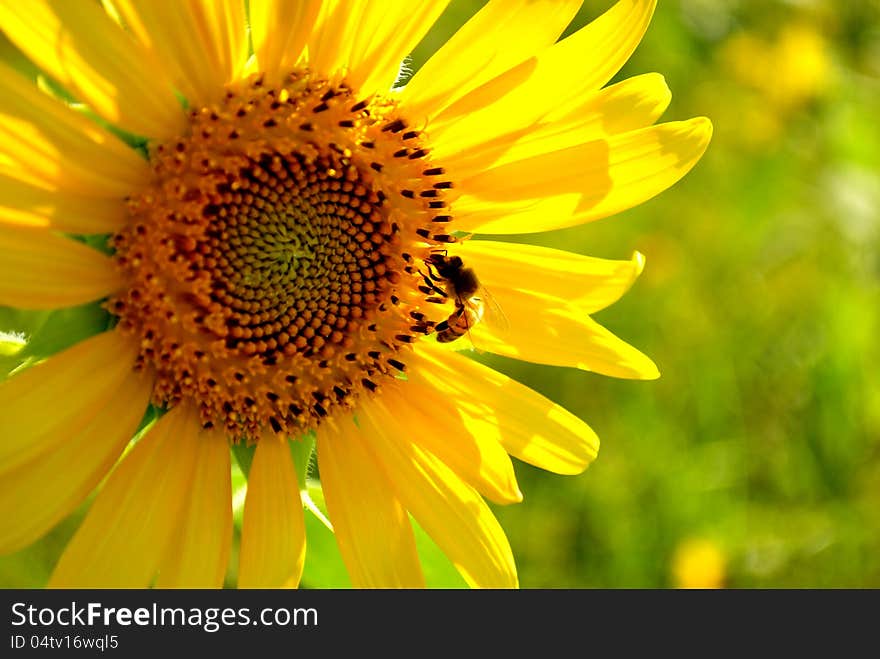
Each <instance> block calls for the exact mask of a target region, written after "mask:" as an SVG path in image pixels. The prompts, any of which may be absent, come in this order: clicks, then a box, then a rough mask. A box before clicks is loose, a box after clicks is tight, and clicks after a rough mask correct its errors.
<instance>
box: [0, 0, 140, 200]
mask: <svg viewBox="0 0 880 659" xmlns="http://www.w3.org/2000/svg"><path fill="white" fill-rule="evenodd" d="M17 6H21V5H17ZM2 11H3V10H2V5H0V16H2ZM0 89H2V90H3V93H2V94H0V172H2V173H3V174H6V175H7V176H10V177H12V178H14V179H16V180H24V181H26V182H29V183H32V184H36V185H42V186H48V187H50V188H55V187H57V188H60V189H62V190H65V191H67V192H70V193H74V194H80V195H86V196H93V197H100V198H108V197H115V198H117V199H120V200H121V199H122V198H123V197H125V196H126V195H128V194H130V193H131V192H132V191H134V190H137V189H139V188H140V187H142V186H143V185H144V183H146V182H147V181H149V177H150V168H149V165H148V164H147V161H146V160H144V159H143V158H142V157H140V156H139V155H138V154H137V152H135V151H134V149H131V148H130V147H128V146H127V145H125V144H124V143H123V142H122V141H121V140H119V139H118V138H117V137H115V136H114V135H112V134H110V133H109V132H108V131H106V130H104V129H103V128H101V127H100V126H98V124H96V123H95V122H94V121H91V120H89V119H88V118H87V117H85V116H84V115H82V114H80V113H78V112H76V111H74V110H72V109H70V108H69V107H67V106H66V105H64V104H63V103H61V102H59V101H57V100H55V99H54V98H51V97H50V96H48V95H47V94H44V93H43V92H42V91H40V90H39V89H38V88H37V87H36V85H34V84H32V83H31V81H29V80H28V79H26V78H24V77H23V76H21V75H19V74H18V73H16V72H15V71H13V70H12V69H10V68H9V67H8V66H7V65H2V64H0Z"/></svg>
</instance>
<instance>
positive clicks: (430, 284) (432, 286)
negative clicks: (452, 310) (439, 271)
mask: <svg viewBox="0 0 880 659" xmlns="http://www.w3.org/2000/svg"><path fill="white" fill-rule="evenodd" d="M419 274H420V275H422V279H424V280H425V284H426V286H419V290H421V291H422V292H423V293H432V292H433V293H439V294H440V295H442V296H443V297H448V295H447V294H446V291H444V290H443V289H442V288H438V287H437V285H436V284H435V283H434V282H433V281H431V279H430V278H428V275H426V274H425V273H424V272H422V271H421V270H419ZM437 281H441V280H437ZM426 289H427V290H426Z"/></svg>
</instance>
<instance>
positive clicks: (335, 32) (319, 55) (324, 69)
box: [308, 0, 367, 76]
mask: <svg viewBox="0 0 880 659" xmlns="http://www.w3.org/2000/svg"><path fill="white" fill-rule="evenodd" d="M365 10H367V3H366V2H347V1H346V0H324V2H322V3H321V10H320V11H319V12H318V18H317V20H316V22H315V26H314V29H313V30H312V33H311V34H310V35H309V40H308V64H309V68H311V69H312V70H313V71H316V72H317V73H318V74H321V75H325V76H330V75H332V74H334V73H336V72H342V71H344V70H345V69H347V67H348V58H349V55H350V54H351V44H352V42H353V35H354V33H355V32H356V31H357V26H358V24H359V23H360V20H361V15H362V14H363V12H364V11H365Z"/></svg>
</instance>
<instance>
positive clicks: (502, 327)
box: [471, 286, 510, 336]
mask: <svg viewBox="0 0 880 659" xmlns="http://www.w3.org/2000/svg"><path fill="white" fill-rule="evenodd" d="M471 302H472V303H475V304H476V306H477V307H478V308H477V309H475V311H476V312H477V317H478V318H479V320H480V322H482V323H486V327H487V328H488V329H489V330H491V331H492V333H493V334H495V335H496V336H504V335H505V334H507V332H508V331H510V321H509V320H507V315H506V314H505V313H504V310H503V309H502V308H501V305H500V304H498V300H496V299H495V296H493V295H492V294H491V293H490V292H489V291H488V290H487V289H486V287H485V286H480V288H479V289H478V290H477V293H476V295H474V296H473V297H472V298H471Z"/></svg>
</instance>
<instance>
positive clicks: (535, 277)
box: [456, 240, 645, 313]
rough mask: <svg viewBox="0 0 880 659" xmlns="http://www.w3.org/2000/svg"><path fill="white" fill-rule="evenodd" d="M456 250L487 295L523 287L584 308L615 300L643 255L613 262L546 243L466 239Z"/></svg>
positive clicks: (587, 310)
mask: <svg viewBox="0 0 880 659" xmlns="http://www.w3.org/2000/svg"><path fill="white" fill-rule="evenodd" d="M456 253H457V254H458V255H459V256H461V258H462V259H463V260H464V262H465V263H466V264H467V265H468V266H470V267H472V268H473V269H474V271H475V272H476V273H477V275H478V276H479V278H480V283H481V284H482V285H483V286H485V287H486V289H487V290H489V291H490V293H491V294H492V295H493V296H496V297H497V295H500V296H502V297H507V293H508V291H513V292H514V293H515V292H516V291H526V292H529V293H534V294H537V295H538V296H542V297H553V298H562V299H563V300H567V301H568V302H569V303H570V304H573V305H576V306H577V307H578V308H579V309H581V310H582V311H584V312H585V313H594V312H596V311H599V310H600V309H604V308H605V307H607V306H610V305H612V304H614V303H615V302H617V300H619V299H620V298H621V297H622V296H623V294H624V293H626V292H627V291H628V290H629V289H630V287H631V286H632V285H633V282H635V280H636V278H637V277H638V276H639V275H640V274H641V272H642V268H644V266H645V258H644V257H643V256H642V255H641V254H639V253H638V252H636V253H635V254H633V257H632V259H631V260H629V261H613V260H610V259H598V258H594V257H590V256H581V255H580V254H573V253H571V252H565V251H562V250H559V249H551V248H549V247H538V246H537V245H527V244H519V243H500V242H493V241H489V240H469V241H467V242H465V243H462V244H461V245H460V246H459V249H458V250H456ZM496 294H497V295H496ZM502 309H503V307H502Z"/></svg>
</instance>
